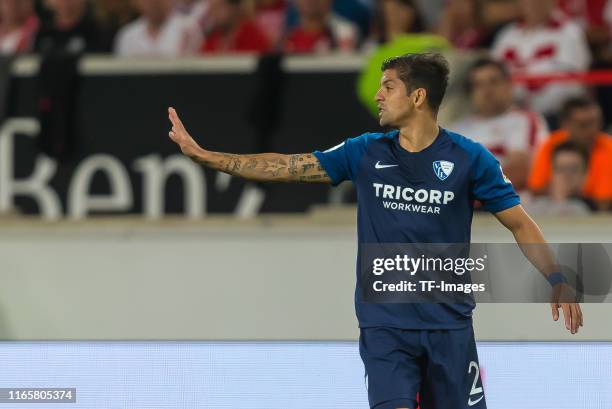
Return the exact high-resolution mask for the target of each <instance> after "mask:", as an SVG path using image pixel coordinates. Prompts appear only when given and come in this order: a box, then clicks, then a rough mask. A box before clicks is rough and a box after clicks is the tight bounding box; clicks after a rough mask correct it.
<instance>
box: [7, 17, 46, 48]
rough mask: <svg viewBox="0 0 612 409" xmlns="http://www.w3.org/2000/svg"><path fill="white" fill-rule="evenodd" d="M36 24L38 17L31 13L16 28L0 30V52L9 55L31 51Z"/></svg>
mask: <svg viewBox="0 0 612 409" xmlns="http://www.w3.org/2000/svg"><path fill="white" fill-rule="evenodd" d="M38 26H39V21H38V18H37V17H36V16H34V15H32V16H30V17H28V18H27V19H26V21H25V22H24V23H23V24H22V25H21V27H19V28H18V29H16V30H10V31H1V30H0V54H5V55H10V54H19V53H25V52H28V51H31V50H32V45H33V43H34V37H35V36H36V32H37V31H38Z"/></svg>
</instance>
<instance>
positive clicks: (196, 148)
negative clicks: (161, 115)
mask: <svg viewBox="0 0 612 409" xmlns="http://www.w3.org/2000/svg"><path fill="white" fill-rule="evenodd" d="M168 118H169V119H170V122H172V130H171V131H170V132H169V133H168V136H170V139H172V140H173V141H174V142H175V143H176V144H177V145H178V146H179V148H180V149H181V152H183V154H185V155H186V156H189V157H190V158H192V159H196V158H197V157H198V154H200V153H201V152H202V148H201V147H200V145H198V144H197V143H196V141H195V140H194V139H193V138H192V137H191V135H189V132H187V130H186V129H185V127H184V126H183V123H182V122H181V119H180V118H179V116H178V114H177V113H176V110H175V109H174V108H168Z"/></svg>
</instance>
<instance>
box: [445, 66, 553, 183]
mask: <svg viewBox="0 0 612 409" xmlns="http://www.w3.org/2000/svg"><path fill="white" fill-rule="evenodd" d="M468 76H469V78H468V90H469V94H470V100H471V102H472V108H473V111H474V113H473V114H472V115H470V116H468V117H467V118H464V119H462V120H460V121H459V122H458V123H456V124H453V125H451V126H450V129H452V130H453V131H456V132H459V133H461V134H464V135H467V136H469V137H470V138H473V139H474V140H476V141H478V142H480V143H482V144H483V145H484V146H485V147H486V148H487V149H488V150H490V151H491V152H492V153H493V154H494V155H495V157H496V158H497V159H498V160H499V161H500V163H501V165H502V167H503V168H504V173H505V174H506V175H507V176H508V178H509V179H510V180H511V181H512V184H513V185H514V188H515V189H516V190H521V189H523V188H524V187H525V185H526V182H527V176H528V173H529V165H530V163H531V159H532V158H531V155H532V152H533V151H534V149H535V147H536V146H537V144H539V143H540V142H542V141H543V140H544V138H546V137H547V136H548V127H547V126H546V121H545V120H544V118H542V117H541V116H540V115H539V114H537V113H535V112H530V111H525V110H522V109H518V108H516V107H515V106H514V105H513V101H512V82H511V79H510V74H509V72H508V71H507V69H506V67H505V66H504V65H503V63H500V62H497V61H494V60H491V59H488V58H483V59H480V60H478V61H476V63H475V64H474V65H473V66H472V68H471V69H470V72H469V74H468Z"/></svg>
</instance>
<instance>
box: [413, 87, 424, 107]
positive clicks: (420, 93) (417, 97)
mask: <svg viewBox="0 0 612 409" xmlns="http://www.w3.org/2000/svg"><path fill="white" fill-rule="evenodd" d="M411 98H412V103H413V104H414V106H415V107H421V106H423V104H425V103H426V102H427V91H426V90H425V88H417V89H415V90H414V91H412V95H411Z"/></svg>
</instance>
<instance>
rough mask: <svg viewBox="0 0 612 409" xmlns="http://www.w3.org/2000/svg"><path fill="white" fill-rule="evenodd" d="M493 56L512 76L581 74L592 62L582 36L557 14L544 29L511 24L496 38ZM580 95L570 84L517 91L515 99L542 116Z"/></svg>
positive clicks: (578, 28) (559, 13) (577, 26)
mask: <svg viewBox="0 0 612 409" xmlns="http://www.w3.org/2000/svg"><path fill="white" fill-rule="evenodd" d="M492 54H493V57H494V58H496V59H498V60H501V61H503V62H505V63H506V64H507V65H508V68H509V69H510V71H511V72H512V73H513V74H540V75H541V74H551V73H558V72H575V71H584V70H587V69H588V68H589V65H590V62H591V55H590V51H589V47H588V44H587V41H586V38H585V35H584V32H583V31H582V29H581V28H580V26H579V25H578V24H576V23H574V22H572V21H571V20H569V19H568V18H567V17H565V16H563V14H562V13H561V12H556V13H555V15H554V17H552V18H551V19H550V20H549V21H548V23H547V24H546V25H542V26H539V27H535V28H533V27H532V28H529V27H527V26H526V25H525V24H524V23H522V22H517V23H514V24H511V25H510V26H508V27H507V28H506V29H504V30H503V31H502V32H501V33H500V34H499V35H498V37H497V38H496V41H495V44H494V46H493V50H492ZM582 92H584V90H583V88H582V87H581V86H579V85H573V84H549V85H545V86H542V85H538V86H533V87H530V88H525V87H517V94H518V96H519V97H521V98H523V99H525V102H526V103H527V104H528V105H529V106H530V107H531V108H532V109H534V110H536V111H538V112H540V113H543V114H552V113H555V111H557V110H558V109H559V108H560V106H561V105H562V104H563V102H564V100H565V99H567V98H569V97H571V96H575V95H578V94H581V93H582Z"/></svg>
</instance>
